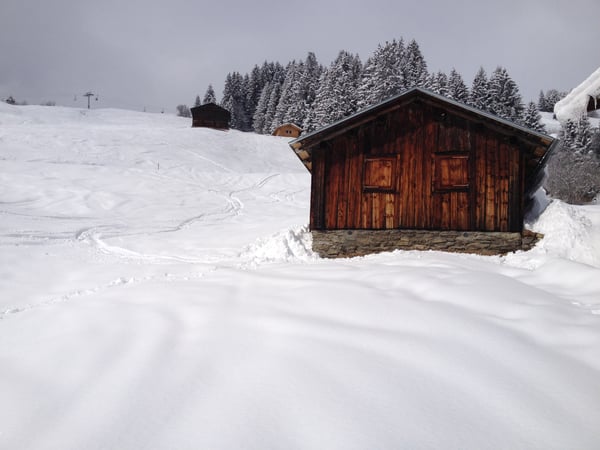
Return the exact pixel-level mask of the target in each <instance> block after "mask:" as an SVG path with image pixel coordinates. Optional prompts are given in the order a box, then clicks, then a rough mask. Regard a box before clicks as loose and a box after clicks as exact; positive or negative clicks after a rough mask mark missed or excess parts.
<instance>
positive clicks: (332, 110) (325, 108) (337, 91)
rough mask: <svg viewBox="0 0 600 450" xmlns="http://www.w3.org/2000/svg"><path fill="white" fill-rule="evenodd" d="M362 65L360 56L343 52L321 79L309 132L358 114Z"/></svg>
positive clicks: (308, 125) (309, 123) (307, 123)
mask: <svg viewBox="0 0 600 450" xmlns="http://www.w3.org/2000/svg"><path fill="white" fill-rule="evenodd" d="M361 71H362V64H361V62H360V58H359V56H358V55H352V54H350V53H348V52H347V51H345V50H342V51H341V52H340V53H339V54H338V56H337V58H336V59H335V61H333V62H332V63H331V65H330V66H329V68H328V69H327V70H326V71H325V72H324V73H323V75H322V76H321V81H320V84H319V89H318V90H317V95H316V98H315V102H314V108H313V110H312V113H311V115H310V116H309V117H310V120H308V121H306V124H305V129H306V131H312V130H314V129H317V128H321V127H323V126H325V125H328V124H330V123H333V122H335V121H337V120H340V119H342V118H344V117H347V116H349V115H350V114H352V113H354V112H355V111H356V110H357V106H356V90H357V88H358V84H359V82H360V77H361Z"/></svg>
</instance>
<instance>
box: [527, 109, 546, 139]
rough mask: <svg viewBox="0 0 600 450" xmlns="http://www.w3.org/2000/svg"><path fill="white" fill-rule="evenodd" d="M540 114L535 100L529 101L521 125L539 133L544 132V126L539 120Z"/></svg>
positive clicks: (540, 118)
mask: <svg viewBox="0 0 600 450" xmlns="http://www.w3.org/2000/svg"><path fill="white" fill-rule="evenodd" d="M541 120H542V116H541V115H540V112H539V110H538V108H537V105H536V104H535V102H529V104H528V105H527V109H526V110H525V114H524V116H523V125H524V126H526V127H528V128H530V129H532V130H533V131H537V132H540V133H545V132H546V128H545V127H544V125H543V124H542V122H541Z"/></svg>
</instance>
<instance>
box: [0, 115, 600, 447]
mask: <svg viewBox="0 0 600 450" xmlns="http://www.w3.org/2000/svg"><path fill="white" fill-rule="evenodd" d="M309 189H310V177H309V174H308V173H307V172H306V170H305V169H304V167H303V166H302V164H301V163H300V162H299V161H298V160H297V158H296V157H295V155H294V154H293V152H292V151H291V150H290V149H289V147H288V146H287V141H286V140H285V139H281V138H272V137H265V136H257V135H254V134H249V133H239V132H235V131H230V132H219V131H213V130H203V129H191V128H189V121H188V120H184V119H180V118H176V117H172V116H166V115H158V114H141V113H134V112H127V111H119V110H93V111H84V110H76V109H69V108H57V107H54V108H43V107H34V106H29V107H13V106H9V105H5V104H1V103H0V398H1V399H2V401H1V402H0V448H19V449H36V450H37V449H55V448H63V449H80V448H86V449H107V448H114V449H122V448H127V449H138V448H139V449H164V448H177V449H188V448H189V449H197V448H219V449H238V448H246V449H265V448H298V449H322V448H328V449H365V448H411V449H433V448H447V449H459V448H460V449H484V448H485V449H504V448H539V449H565V448H577V449H595V448H597V447H598V443H599V442H600V431H599V428H598V423H600V387H599V386H600V385H599V384H598V376H599V375H600V277H599V275H600V209H599V207H598V205H592V206H586V207H572V206H569V205H565V204H563V203H560V202H552V203H550V205H549V206H548V207H547V208H546V210H545V212H544V213H543V214H542V215H541V216H540V217H539V218H537V219H532V222H531V224H529V225H528V227H530V228H532V229H534V230H536V231H539V232H542V233H544V234H545V238H544V240H543V241H542V242H541V243H540V244H539V245H538V246H537V247H536V248H534V249H533V250H532V251H530V252H517V253H514V254H510V255H507V256H504V257H481V256H475V255H454V254H445V253H440V252H400V251H397V252H392V253H384V254H379V255H370V256H367V257H362V258H352V259H341V260H323V259H319V258H317V257H316V256H315V255H314V254H313V253H312V252H311V250H310V234H309V233H308V232H307V229H306V227H305V223H306V222H307V220H308V202H309Z"/></svg>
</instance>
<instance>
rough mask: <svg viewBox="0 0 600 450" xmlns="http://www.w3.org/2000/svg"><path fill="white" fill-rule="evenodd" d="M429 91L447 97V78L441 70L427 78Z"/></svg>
mask: <svg viewBox="0 0 600 450" xmlns="http://www.w3.org/2000/svg"><path fill="white" fill-rule="evenodd" d="M428 86H429V89H430V90H431V91H432V92H435V93H436V94H439V95H443V96H444V97H447V96H448V76H447V75H446V74H445V73H444V72H442V71H441V70H440V71H438V72H437V73H432V74H431V75H430V76H429V83H428Z"/></svg>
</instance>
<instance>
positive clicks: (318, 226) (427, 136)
mask: <svg viewBox="0 0 600 450" xmlns="http://www.w3.org/2000/svg"><path fill="white" fill-rule="evenodd" d="M553 141H554V140H553V139H552V138H551V137H549V136H546V135H544V134H540V133H537V132H534V131H531V130H529V129H527V128H524V127H521V126H518V125H515V124H513V123H511V122H508V121H506V120H503V119H500V118H498V117H496V116H493V115H490V114H488V113H484V112H482V111H479V110H476V109H474V108H471V107H469V106H466V105H463V104H461V103H458V102H455V101H452V100H449V99H447V98H445V97H442V96H439V95H436V94H434V93H431V92H429V91H426V90H423V89H420V88H414V89H411V90H409V91H406V92H405V93H403V94H401V95H398V96H396V97H393V98H391V99H389V100H387V101H385V102H383V103H381V104H378V105H376V106H373V107H370V108H367V109H365V110H363V111H361V112H359V113H357V114H355V115H353V116H351V117H348V118H347V119H344V120H342V121H339V122H337V123H334V124H332V125H330V126H327V127H325V128H323V129H320V130H317V131H315V132H312V133H310V134H307V135H305V136H303V137H302V138H299V139H296V140H294V141H292V142H291V143H290V146H291V147H292V149H293V150H294V151H295V153H296V154H297V155H298V157H299V158H300V160H301V161H302V162H303V163H304V165H305V166H306V168H307V169H308V170H309V171H310V172H311V174H312V186H311V206H310V228H311V231H312V233H313V248H314V249H315V250H316V251H317V252H318V253H320V254H321V255H322V256H353V255H361V254H367V253H371V252H374V251H382V250H392V249H395V248H405V249H428V248H431V249H440V250H449V251H466V252H478V253H484V254H492V253H504V252H507V251H511V250H515V249H517V248H523V247H526V246H527V245H528V244H527V243H529V244H531V241H533V240H534V238H532V237H530V236H526V237H525V238H524V234H523V233H522V231H523V220H524V214H525V211H526V207H527V204H528V201H529V199H530V197H531V195H532V193H533V192H534V191H535V190H536V189H537V188H538V187H539V185H540V182H541V169H542V166H543V164H544V161H545V158H546V157H547V155H548V154H549V149H550V147H551V145H552V144H553Z"/></svg>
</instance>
